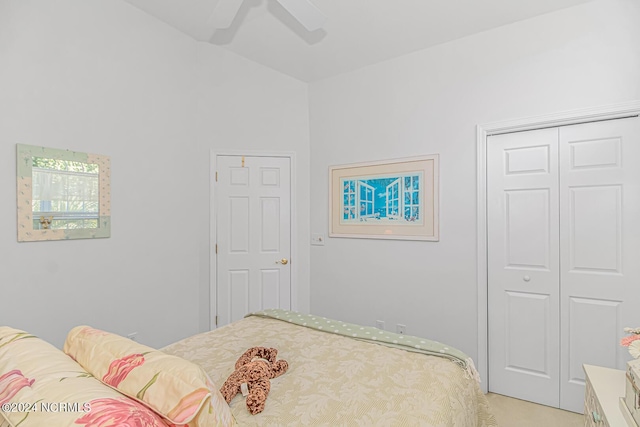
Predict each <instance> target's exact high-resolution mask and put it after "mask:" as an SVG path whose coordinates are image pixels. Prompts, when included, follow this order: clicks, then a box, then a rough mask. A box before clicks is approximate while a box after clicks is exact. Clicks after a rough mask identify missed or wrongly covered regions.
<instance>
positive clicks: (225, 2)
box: [208, 0, 243, 29]
mask: <svg viewBox="0 0 640 427" xmlns="http://www.w3.org/2000/svg"><path fill="white" fill-rule="evenodd" d="M242 1H243V0H219V1H218V4H217V5H216V8H215V9H214V10H213V13H212V14H211V16H210V17H209V20H208V21H209V22H208V24H209V25H210V26H212V27H213V28H216V29H224V28H229V27H230V26H231V24H232V23H233V20H234V19H235V17H236V15H237V14H238V10H240V6H242Z"/></svg>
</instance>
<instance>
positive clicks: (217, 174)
mask: <svg viewBox="0 0 640 427" xmlns="http://www.w3.org/2000/svg"><path fill="white" fill-rule="evenodd" d="M216 182H218V171H216Z"/></svg>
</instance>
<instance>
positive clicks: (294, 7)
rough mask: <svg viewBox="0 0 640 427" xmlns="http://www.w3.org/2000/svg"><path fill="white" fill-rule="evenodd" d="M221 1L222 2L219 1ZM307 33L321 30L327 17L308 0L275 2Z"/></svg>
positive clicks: (279, 0)
mask: <svg viewBox="0 0 640 427" xmlns="http://www.w3.org/2000/svg"><path fill="white" fill-rule="evenodd" d="M220 1H222V0H220ZM277 1H278V3H280V4H281V5H282V7H284V8H285V9H286V10H287V12H289V13H290V14H291V15H292V16H293V17H294V18H296V19H297V20H298V21H299V22H300V23H301V24H302V25H303V26H304V27H305V28H306V29H307V30H308V31H315V30H317V29H319V28H322V26H323V25H324V23H325V22H326V21H327V17H326V16H325V14H324V13H322V12H321V11H320V9H318V8H317V7H316V6H315V5H314V4H313V3H311V2H310V1H309V0H277Z"/></svg>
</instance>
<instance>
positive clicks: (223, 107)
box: [196, 43, 310, 312]
mask: <svg viewBox="0 0 640 427" xmlns="http://www.w3.org/2000/svg"><path fill="white" fill-rule="evenodd" d="M198 58H199V60H198V63H199V68H198V73H199V74H198V75H199V84H198V130H199V132H198V142H199V143H198V147H200V148H203V147H211V149H212V151H213V152H214V153H218V154H221V153H230V152H233V153H234V154H238V153H239V152H242V153H244V154H246V155H250V154H251V153H252V152H253V153H256V152H260V153H265V152H267V153H271V152H273V153H283V152H287V153H295V158H294V161H295V164H294V168H295V171H294V172H295V176H294V177H293V180H292V182H293V183H294V185H295V188H296V190H297V191H296V195H295V212H296V218H295V219H294V220H297V226H296V229H295V232H296V234H297V241H295V242H293V246H297V248H298V251H297V257H296V256H295V255H296V254H292V260H291V264H290V267H291V268H292V270H291V271H292V273H294V275H293V276H292V285H293V287H294V288H295V289H294V291H293V292H292V297H293V298H294V299H295V301H292V306H293V307H294V308H296V309H297V310H298V311H303V312H308V311H309V306H310V302H309V286H310V283H309V282H310V279H309V269H310V267H309V264H310V251H309V203H310V202H309V186H310V182H309V179H310V178H309V169H310V165H309V149H310V147H309V108H308V105H309V98H308V86H307V84H306V83H303V82H300V81H298V80H295V79H293V78H291V77H289V76H286V75H284V74H281V73H279V72H277V71H273V70H271V69H268V68H264V67H262V66H259V65H257V64H256V63H254V62H252V61H249V60H247V59H245V58H242V57H240V56H238V55H236V54H234V53H232V52H229V51H227V50H224V49H221V48H218V47H216V46H212V45H210V44H207V43H201V44H200V45H199V50H198ZM243 150H246V151H243ZM200 156H201V158H200V159H199V160H198V162H199V163H200V164H201V165H202V168H201V170H205V169H204V164H205V163H208V162H209V153H208V152H207V153H205V152H204V151H202V152H201V153H200ZM196 182H197V183H199V184H198V185H200V186H201V187H202V191H205V189H206V188H205V187H204V186H203V184H205V183H206V179H204V177H202V176H201V177H199V178H198V179H197V181H196ZM207 191H208V190H207ZM207 203H208V200H207ZM199 212H200V213H203V212H205V210H204V209H202V210H199ZM207 213H208V211H207ZM200 219H201V220H202V221H204V220H208V215H207V216H206V217H205V216H202V217H201V218H200ZM205 230H206V231H207V233H206V234H205V233H204V232H205ZM201 231H202V233H203V234H202V236H201V239H200V245H201V247H202V249H203V250H204V249H205V248H206V245H208V243H209V234H208V231H209V229H208V228H206V229H205V228H202V230H201ZM294 258H295V259H294ZM203 273H204V271H203ZM203 283H204V281H203ZM205 286H208V282H207V283H206V284H205ZM200 306H201V310H203V309H204V302H203V301H200Z"/></svg>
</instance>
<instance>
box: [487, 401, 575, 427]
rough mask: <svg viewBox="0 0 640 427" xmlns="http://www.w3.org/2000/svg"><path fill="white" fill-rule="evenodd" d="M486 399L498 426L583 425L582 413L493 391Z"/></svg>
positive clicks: (556, 426) (551, 426) (553, 426)
mask: <svg viewBox="0 0 640 427" xmlns="http://www.w3.org/2000/svg"><path fill="white" fill-rule="evenodd" d="M487 399H488V400H489V405H491V411H492V412H493V414H494V415H495V416H496V420H497V421H498V426H499V427H540V426H544V427H582V426H584V418H583V415H582V414H576V413H575V412H568V411H563V410H562V409H556V408H551V407H549V406H543V405H537V404H535V403H531V402H527V401H524V400H519V399H514V398H512V397H507V396H502V395H500V394H495V393H489V394H487Z"/></svg>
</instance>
